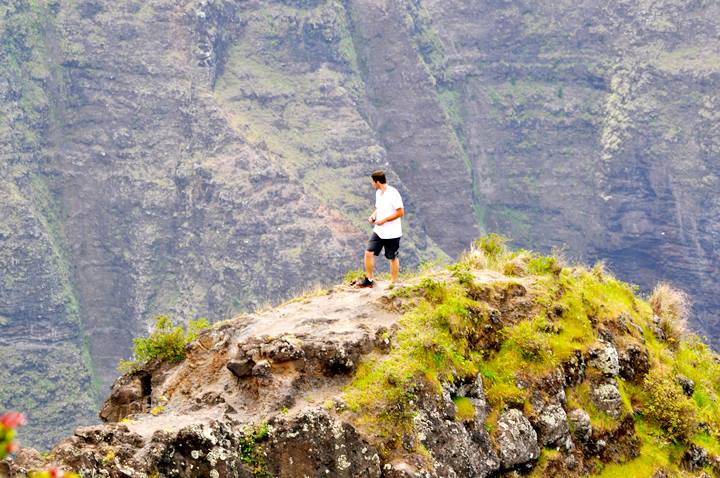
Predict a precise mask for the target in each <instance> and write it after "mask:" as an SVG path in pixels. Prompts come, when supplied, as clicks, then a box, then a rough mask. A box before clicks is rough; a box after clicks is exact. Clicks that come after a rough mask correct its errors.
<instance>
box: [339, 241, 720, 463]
mask: <svg viewBox="0 0 720 478" xmlns="http://www.w3.org/2000/svg"><path fill="white" fill-rule="evenodd" d="M489 271H490V272H489ZM488 274H494V275H492V276H490V277H491V280H490V278H489V277H488ZM523 291H527V295H528V296H529V297H530V298H531V299H532V300H530V301H527V300H523V298H524V296H525V293H524V292H523ZM666 294H667V291H656V293H655V294H654V296H653V302H652V303H653V307H654V310H653V307H651V305H650V304H649V303H648V302H646V301H645V300H643V299H641V298H640V297H638V296H637V291H636V289H635V288H634V287H632V286H630V285H628V284H625V283H623V282H620V281H618V280H617V279H615V278H614V277H613V276H612V275H610V274H609V273H608V272H607V271H605V269H604V267H603V265H602V264H598V265H596V266H595V267H593V268H592V269H588V268H585V267H582V266H568V265H565V264H564V263H563V261H562V260H559V259H557V258H556V257H544V256H539V255H537V254H535V253H532V252H528V251H524V250H520V251H510V250H508V249H506V248H505V245H504V241H503V240H502V239H501V238H498V237H497V236H489V237H486V238H483V239H481V240H479V241H478V242H477V243H476V245H475V246H474V247H473V248H472V249H471V251H470V252H468V253H466V254H465V255H464V256H463V257H462V258H461V259H460V261H459V262H458V263H457V264H455V265H452V266H450V267H449V269H448V270H446V271H437V270H436V271H432V272H426V273H424V274H423V275H422V276H421V277H420V278H419V281H418V282H417V283H416V284H415V285H411V286H407V287H402V288H399V289H396V290H395V291H394V295H395V296H397V297H401V298H402V299H403V303H404V307H405V313H404V316H403V318H402V319H401V321H400V327H399V329H398V330H397V332H396V334H395V335H394V336H393V337H392V338H391V343H392V345H391V349H390V351H389V352H388V353H387V354H384V353H374V354H371V355H370V356H368V357H367V358H366V359H364V360H363V362H362V363H361V365H360V367H359V369H358V371H357V374H356V376H355V378H354V380H353V381H352V383H351V384H350V385H348V386H347V388H346V389H345V400H346V403H347V405H348V407H349V410H350V412H351V414H352V417H353V420H354V422H355V423H356V424H357V425H358V426H359V427H360V428H361V429H362V430H364V431H365V432H366V433H367V434H368V435H369V436H371V437H373V439H374V441H375V442H376V444H378V445H379V446H380V449H381V450H383V452H384V453H386V454H390V453H392V452H393V450H395V449H396V448H397V447H399V446H400V444H401V442H402V443H407V435H408V434H410V435H413V420H412V419H413V417H414V416H415V414H416V412H417V409H416V407H417V397H418V395H419V393H420V391H421V390H428V388H429V389H430V390H434V391H435V392H436V393H438V394H439V393H441V391H442V384H443V383H455V384H457V383H471V382H472V381H473V379H474V377H475V376H477V375H478V374H480V375H481V376H482V378H483V383H484V389H485V395H486V397H487V400H488V402H489V404H490V405H491V406H492V411H491V412H490V414H489V416H488V417H487V419H486V421H485V426H486V428H487V429H488V430H490V431H491V432H492V431H493V430H494V427H495V421H496V420H497V419H498V416H499V413H500V412H501V411H502V410H503V409H505V408H506V407H511V408H520V409H521V410H524V411H525V413H526V414H530V415H531V414H532V413H533V410H532V405H531V403H530V397H529V395H528V394H529V391H530V390H531V389H532V388H533V384H540V383H541V382H542V380H543V379H544V378H546V377H548V376H550V375H551V374H552V373H553V372H554V371H556V370H558V368H559V367H562V365H563V364H566V363H567V362H568V360H569V359H571V358H572V357H574V356H577V354H578V353H581V354H586V353H587V352H588V351H589V349H590V348H591V346H593V344H595V343H596V342H597V341H598V340H599V339H600V338H601V335H600V331H604V332H603V333H605V334H606V333H611V334H613V336H614V340H615V342H616V345H617V346H618V347H621V348H622V347H628V346H637V347H640V348H644V347H646V348H647V351H648V352H649V364H650V372H649V373H648V374H647V375H646V376H645V378H644V379H643V380H641V381H640V382H638V383H632V382H631V381H629V380H625V379H623V378H620V377H617V378H616V380H617V386H618V389H619V391H620V393H621V398H622V405H621V410H622V411H621V414H620V416H611V415H610V414H608V413H606V412H604V411H602V410H600V409H598V408H597V407H596V406H595V405H594V403H593V401H592V399H591V398H590V394H591V392H590V389H589V387H590V386H591V385H590V384H591V383H592V376H593V374H595V373H596V371H594V369H588V371H587V375H588V378H587V379H586V380H585V381H583V382H581V383H580V384H578V385H574V386H570V387H568V389H567V403H568V409H573V408H582V409H584V410H585V411H587V412H588V413H589V415H590V419H591V422H592V426H593V429H594V430H595V431H596V432H598V433H612V432H613V431H614V430H617V429H619V427H620V426H621V424H622V422H623V420H624V419H625V418H626V417H632V419H633V420H634V422H635V427H634V428H635V430H634V433H635V435H636V437H637V439H638V440H639V444H640V450H641V451H640V455H639V456H638V457H637V458H632V457H631V456H630V457H625V458H624V459H622V458H618V457H615V459H616V460H620V462H617V463H612V462H610V463H607V462H604V461H602V460H600V459H597V458H594V459H592V461H591V462H590V465H591V466H592V469H594V470H595V471H596V472H597V473H598V474H600V475H601V476H606V477H613V476H621V474H622V475H623V476H651V475H652V473H653V472H654V471H657V470H665V471H667V472H671V473H683V472H682V471H681V469H680V467H679V461H680V456H681V455H682V453H683V452H684V450H685V449H686V448H687V447H688V446H689V445H690V444H696V445H699V446H702V447H703V448H705V449H706V450H708V451H709V452H710V453H711V454H713V455H715V456H717V455H718V453H720V441H718V439H719V438H720V410H718V404H717V398H718V394H719V393H720V375H719V374H720V364H719V363H718V361H717V356H716V355H715V354H714V353H713V352H712V351H711V350H710V349H709V347H708V346H707V345H706V344H704V343H703V342H702V341H701V340H700V339H698V338H697V337H694V336H692V335H690V334H688V333H686V332H685V331H684V330H683V323H682V320H683V319H682V317H681V316H679V315H677V314H676V313H673V312H672V310H676V311H677V308H675V309H673V306H672V305H671V306H670V307H669V308H662V307H658V305H657V300H656V299H657V297H658V296H659V295H660V296H662V295H665V296H667V295H666ZM673 300H674V299H673V298H672V297H670V300H669V301H670V302H671V303H672V301H673ZM680 300H682V299H680ZM500 310H502V312H500ZM669 310H670V311H669ZM680 313H682V312H681V311H680ZM673 315H675V317H673ZM662 317H665V318H668V320H669V324H668V325H667V326H666V327H665V329H666V330H665V331H664V332H662V333H663V334H664V338H663V339H662V340H661V339H659V338H658V337H657V336H656V334H657V333H661V332H658V331H657V330H658V329H659V328H658V326H657V325H656V322H655V319H654V318H660V320H664V319H662ZM498 321H502V326H500V327H498V325H497V324H498ZM680 376H684V377H687V378H689V379H691V380H692V381H693V382H694V383H695V389H694V392H693V395H692V398H687V397H686V396H685V395H684V393H683V390H682V388H681V387H680V385H679V384H678V377H680ZM453 399H454V402H455V405H456V408H457V414H456V416H457V420H460V421H464V420H468V419H472V417H473V416H474V411H473V410H472V404H471V403H469V402H466V400H465V399H464V398H463V397H453ZM406 446H407V445H406ZM416 447H417V450H416V451H418V452H421V453H422V445H420V444H419V442H416ZM556 454H557V452H556V451H555V450H545V451H543V456H542V457H541V459H540V461H539V462H538V464H537V466H536V468H535V470H534V471H533V476H544V475H543V473H544V472H545V471H546V470H547V469H548V468H547V467H548V466H550V463H552V462H553V459H554V457H555V455H556ZM708 470H710V469H709V468H708ZM682 476H686V475H682ZM688 476H689V475H688Z"/></svg>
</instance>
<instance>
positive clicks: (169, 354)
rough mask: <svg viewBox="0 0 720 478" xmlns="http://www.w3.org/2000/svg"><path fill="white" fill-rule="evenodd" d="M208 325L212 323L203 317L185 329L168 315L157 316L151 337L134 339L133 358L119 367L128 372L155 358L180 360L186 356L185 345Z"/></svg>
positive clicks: (193, 321)
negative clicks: (173, 321) (174, 322)
mask: <svg viewBox="0 0 720 478" xmlns="http://www.w3.org/2000/svg"><path fill="white" fill-rule="evenodd" d="M208 327H210V323H209V322H208V321H207V320H206V319H203V318H201V319H198V320H191V321H190V323H189V324H188V328H187V330H185V329H183V327H182V326H181V325H174V324H173V323H172V320H170V318H169V317H168V316H166V315H160V316H157V317H155V326H154V327H153V331H152V333H151V334H150V336H149V337H147V338H136V339H133V360H131V361H126V360H121V361H120V366H119V369H120V371H122V372H125V373H127V372H130V371H132V370H135V369H137V367H138V366H140V365H142V364H144V363H146V362H148V361H150V360H152V359H155V358H158V359H160V360H163V361H168V362H180V361H182V360H183V359H184V358H185V345H187V344H189V343H190V342H192V341H193V340H195V339H196V338H197V337H198V335H199V333H200V331H202V330H203V329H206V328H208Z"/></svg>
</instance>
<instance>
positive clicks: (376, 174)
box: [370, 170, 387, 184]
mask: <svg viewBox="0 0 720 478" xmlns="http://www.w3.org/2000/svg"><path fill="white" fill-rule="evenodd" d="M370 177H371V178H372V180H373V181H377V182H379V183H380V184H385V183H386V182H387V179H385V171H380V170H377V171H373V173H372V174H371V175H370Z"/></svg>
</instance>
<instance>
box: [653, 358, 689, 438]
mask: <svg viewBox="0 0 720 478" xmlns="http://www.w3.org/2000/svg"><path fill="white" fill-rule="evenodd" d="M643 388H644V390H645V406H644V409H643V411H644V412H645V415H646V416H647V417H648V418H650V419H651V420H653V421H655V422H657V424H658V425H660V426H661V427H662V428H663V429H665V430H666V431H667V432H668V434H669V435H670V436H671V437H672V438H674V439H678V440H686V439H687V438H688V437H690V436H691V435H692V434H693V433H694V432H695V428H696V425H697V423H696V419H695V407H694V406H693V402H692V401H691V400H690V399H689V398H687V397H686V396H685V395H684V394H683V391H682V388H681V387H680V385H679V384H678V383H677V382H676V381H675V380H674V377H673V376H672V375H671V374H669V373H666V372H662V371H660V370H654V371H653V372H651V373H650V374H648V376H647V377H645V381H644V383H643Z"/></svg>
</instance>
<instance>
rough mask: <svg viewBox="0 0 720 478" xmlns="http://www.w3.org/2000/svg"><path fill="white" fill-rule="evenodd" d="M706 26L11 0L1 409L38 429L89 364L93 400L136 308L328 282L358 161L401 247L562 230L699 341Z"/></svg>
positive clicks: (667, 20)
mask: <svg viewBox="0 0 720 478" xmlns="http://www.w3.org/2000/svg"><path fill="white" fill-rule="evenodd" d="M719 18H720V7H718V6H717V5H716V4H714V3H712V2H703V1H696V2H680V1H664V2H640V3H638V2H621V1H616V2H612V3H611V4H608V5H604V6H596V5H595V4H594V3H592V2H584V3H583V2H581V3H577V2H573V3H572V4H571V3H567V4H566V5H560V4H558V3H557V2H526V3H524V4H522V3H518V2H512V3H506V2H493V1H480V2H478V1H454V0H450V1H446V0H443V1H442V2H441V1H435V0H423V1H409V0H408V1H397V2H384V1H377V0H346V1H344V2H340V1H330V0H327V1H322V0H305V1H301V0H297V1H269V0H268V1H251V2H236V1H229V0H226V1H220V0H215V1H209V0H201V1H189V0H182V1H176V0H172V1H171V0H148V1H142V2H141V1H137V2H135V1H124V2H109V1H105V0H88V1H75V0H54V1H35V0H11V1H9V2H6V3H4V4H3V6H0V36H1V37H2V53H3V54H2V55H0V97H1V98H2V99H3V101H2V103H0V108H1V109H0V148H1V149H0V151H1V152H2V153H1V154H2V158H3V159H2V162H1V163H0V171H1V172H2V176H1V177H0V190H2V194H3V196H2V197H3V201H2V202H1V203H0V208H2V211H3V214H2V215H1V216H0V242H1V246H0V257H2V259H1V261H0V264H1V265H2V269H1V273H2V281H0V344H2V347H3V356H4V357H5V358H4V360H5V361H6V362H7V363H9V367H7V368H5V369H3V370H2V371H1V372H0V380H2V381H3V383H7V384H9V386H8V387H3V389H2V390H0V403H2V404H3V406H6V407H8V408H18V409H23V410H25V411H28V412H29V414H30V423H31V425H32V424H33V423H34V424H35V425H36V427H37V428H33V427H32V426H30V427H28V428H27V429H26V435H27V436H26V441H28V442H31V443H32V440H37V442H36V443H37V444H42V443H45V444H48V443H50V442H51V441H53V439H54V438H55V437H56V436H59V435H61V434H63V433H65V431H66V429H67V428H69V427H70V426H71V424H72V423H76V422H78V421H87V420H90V419H91V417H92V415H93V414H94V411H93V407H94V406H93V403H94V401H95V396H96V386H95V385H91V383H99V384H100V386H101V388H102V390H103V392H102V393H101V395H104V394H105V393H104V391H105V390H107V386H108V385H109V383H111V381H112V380H113V379H114V377H115V376H116V375H117V372H116V371H115V367H116V364H117V361H118V359H119V358H121V357H126V356H127V355H128V354H129V348H130V345H131V338H132V337H134V336H137V335H141V334H144V333H145V331H146V328H147V323H148V321H149V319H150V318H151V317H152V316H154V315H155V314H157V313H168V314H170V315H173V316H175V317H178V318H181V319H189V318H193V317H196V316H200V315H206V316H208V317H209V318H211V319H215V320H217V319H223V318H226V317H228V316H229V315H230V314H232V313H233V312H234V311H238V310H247V309H252V308H254V307H256V306H258V305H262V304H263V303H265V302H268V301H276V300H278V299H280V298H283V297H289V296H290V295H292V294H293V293H294V292H297V291H299V290H302V289H305V288H307V287H308V286H311V285H312V284H314V283H316V282H332V281H335V280H337V279H338V278H339V277H340V276H342V274H344V272H345V271H346V270H348V269H351V268H355V267H357V266H358V264H359V260H360V254H361V252H360V251H361V249H362V246H363V245H364V241H365V236H366V234H367V232H368V229H367V226H366V225H365V224H364V222H363V221H364V217H366V216H367V214H368V212H369V209H370V207H371V201H372V190H371V189H370V186H369V179H368V178H367V174H368V172H369V171H370V170H372V169H374V168H377V167H384V168H387V169H388V170H389V171H390V172H391V180H392V181H393V183H394V184H395V185H396V186H398V187H399V189H400V190H401V192H402V193H403V194H404V197H405V202H406V206H407V209H408V212H409V214H408V217H407V218H406V219H407V221H406V226H407V228H406V232H407V234H406V238H405V246H404V255H403V257H404V259H403V260H404V263H405V264H417V263H418V262H419V261H420V260H421V259H430V258H433V257H442V256H443V255H445V254H448V255H451V256H452V255H455V254H457V253H458V252H459V251H460V250H462V249H463V248H464V247H465V246H466V245H467V244H468V243H469V242H470V241H471V240H472V239H474V238H475V237H477V235H478V234H479V231H480V230H482V229H487V230H493V231H497V232H501V233H505V234H508V235H510V236H512V237H513V238H514V239H515V240H516V244H517V245H521V246H529V245H532V246H533V247H534V248H540V249H542V248H546V249H549V248H550V247H553V246H563V245H566V246H567V255H569V256H571V257H576V256H579V257H585V258H589V259H593V258H607V259H608V260H609V262H610V265H611V268H612V269H613V270H615V271H616V272H617V273H618V274H619V275H620V276H622V277H628V278H632V280H637V281H638V282H639V283H640V285H641V286H643V287H651V286H652V285H653V283H654V282H655V281H657V280H658V279H660V278H662V279H669V280H671V281H674V282H675V283H676V284H677V285H678V286H681V287H684V288H685V289H687V290H688V291H690V292H691V293H692V295H693V297H694V299H695V304H696V308H695V310H696V312H697V320H696V323H695V325H696V326H698V327H699V328H700V330H702V331H703V332H705V333H707V334H708V335H710V336H711V337H713V336H715V335H716V331H715V328H716V326H715V323H714V316H713V315H712V314H711V313H710V311H711V310H713V307H714V306H715V305H716V304H717V299H716V298H715V297H714V295H713V294H712V291H713V287H714V285H715V284H716V283H717V278H718V275H719V272H718V268H717V265H716V264H717V260H716V259H717V258H716V252H715V244H716V243H717V242H718V239H717V234H718V231H717V226H716V225H715V223H716V222H717V221H714V220H713V219H714V218H716V217H717V216H718V208H719V207H720V206H719V205H718V200H717V199H716V194H714V193H715V192H716V191H717V190H718V187H719V186H718V179H717V174H716V170H717V168H714V167H713V165H714V163H716V162H717V159H716V158H717V154H718V151H719V150H720V145H719V144H718V134H717V131H716V130H715V129H716V128H717V121H716V118H715V117H716V116H717V114H718V113H717V111H718V107H717V105H716V103H717V97H716V95H715V91H716V90H717V81H718V68H720V66H719V65H720V62H718V59H719V58H720V56H719V53H718V31H717V24H718V21H717V20H718V19H719ZM28 377H30V379H28ZM76 391H77V392H76ZM68 397H70V398H68ZM62 427H66V429H65V430H61V428H62ZM48 429H53V430H58V434H57V435H55V436H53V434H52V433H51V434H47V435H44V436H43V438H42V439H38V438H36V437H32V436H33V435H34V431H36V430H48Z"/></svg>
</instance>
